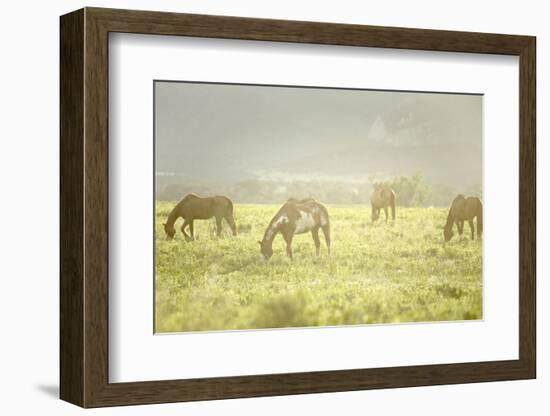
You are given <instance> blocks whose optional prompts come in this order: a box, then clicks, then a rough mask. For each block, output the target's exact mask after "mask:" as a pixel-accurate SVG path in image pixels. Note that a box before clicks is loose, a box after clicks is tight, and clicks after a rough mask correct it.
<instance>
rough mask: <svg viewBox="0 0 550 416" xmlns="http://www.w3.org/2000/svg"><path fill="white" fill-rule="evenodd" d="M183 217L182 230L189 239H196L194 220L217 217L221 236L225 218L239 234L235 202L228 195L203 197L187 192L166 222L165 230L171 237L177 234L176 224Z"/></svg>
mask: <svg viewBox="0 0 550 416" xmlns="http://www.w3.org/2000/svg"><path fill="white" fill-rule="evenodd" d="M179 217H181V218H183V225H182V226H181V232H182V233H183V235H184V237H185V239H186V240H187V241H190V240H194V239H195V235H194V230H193V221H194V220H208V219H210V218H212V217H215V218H216V234H217V236H218V237H219V236H220V234H221V232H222V220H223V219H225V220H226V221H227V223H228V224H229V226H230V227H231V231H232V233H233V235H237V226H236V225H235V220H234V218H233V202H232V201H231V199H229V198H228V197H226V196H210V197H205V198H201V197H200V196H198V195H197V194H187V195H185V197H183V199H182V200H181V201H180V202H178V203H177V204H176V206H175V207H174V209H172V211H171V212H170V214H169V215H168V220H167V222H166V223H164V232H165V233H166V235H167V236H168V237H170V238H173V237H174V235H175V234H176V229H175V228H174V224H175V222H176V221H177V219H178V218H179ZM185 227H189V235H188V234H187V233H186V232H185Z"/></svg>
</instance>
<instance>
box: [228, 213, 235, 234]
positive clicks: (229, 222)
mask: <svg viewBox="0 0 550 416" xmlns="http://www.w3.org/2000/svg"><path fill="white" fill-rule="evenodd" d="M225 220H226V221H227V223H228V224H229V227H230V228H231V232H232V233H233V235H234V236H235V235H237V224H235V219H234V218H233V215H231V214H229V215H227V216H226V217H225Z"/></svg>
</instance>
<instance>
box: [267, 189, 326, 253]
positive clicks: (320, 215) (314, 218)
mask: <svg viewBox="0 0 550 416" xmlns="http://www.w3.org/2000/svg"><path fill="white" fill-rule="evenodd" d="M319 228H321V229H322V230H323V234H324V235H325V241H326V244H327V248H328V254H329V255H330V222H329V218H328V211H327V209H326V207H325V206H324V205H323V204H321V203H320V202H318V201H316V200H314V199H311V198H307V199H302V200H296V199H293V198H291V199H289V200H288V201H287V202H286V203H285V204H284V205H283V206H282V207H281V208H280V209H279V211H278V212H277V214H275V216H274V217H273V219H272V220H271V222H270V223H269V225H268V226H267V229H266V230H265V233H264V238H263V240H262V241H258V243H259V244H260V250H261V253H262V255H263V256H264V259H265V260H269V259H270V258H271V256H272V255H273V239H274V238H275V236H276V235H277V234H278V233H281V234H282V235H283V238H284V240H285V242H286V254H287V255H288V257H290V259H291V260H292V238H293V237H294V235H296V234H304V233H307V232H311V236H312V237H313V241H314V242H315V250H316V254H317V256H319V250H320V248H321V242H320V241H319Z"/></svg>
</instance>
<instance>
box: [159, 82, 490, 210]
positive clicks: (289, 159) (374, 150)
mask: <svg viewBox="0 0 550 416" xmlns="http://www.w3.org/2000/svg"><path fill="white" fill-rule="evenodd" d="M155 155H156V157H155V165H156V166H155V172H156V174H155V178H156V198H157V199H158V200H170V201H174V200H178V199H180V198H181V197H182V196H183V195H185V194H186V193H189V192H196V193H198V194H201V195H213V194H224V195H228V196H230V197H231V198H232V199H233V200H234V201H235V202H237V203H281V202H283V201H285V200H286V199H288V198H290V197H294V198H303V197H313V198H316V199H319V200H321V201H323V202H325V203H328V204H366V203H369V197H370V193H371V192H372V189H373V186H375V185H378V184H384V185H387V186H390V187H392V188H393V189H394V190H395V191H396V193H397V195H398V204H399V205H402V206H447V205H448V204H449V203H450V201H451V200H452V198H453V197H454V196H455V195H456V194H457V193H466V194H475V195H478V196H481V192H482V96H480V95H464V94H438V93H409V92H390V91H368V90H342V89H318V88H289V87H265V86H243V85H227V84H194V83H172V82H157V83H155Z"/></svg>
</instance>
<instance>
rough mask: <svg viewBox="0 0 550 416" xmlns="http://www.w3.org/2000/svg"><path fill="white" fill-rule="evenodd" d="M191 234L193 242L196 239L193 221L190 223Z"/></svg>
mask: <svg viewBox="0 0 550 416" xmlns="http://www.w3.org/2000/svg"><path fill="white" fill-rule="evenodd" d="M189 234H190V235H191V240H194V239H195V227H194V222H193V220H190V221H189Z"/></svg>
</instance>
